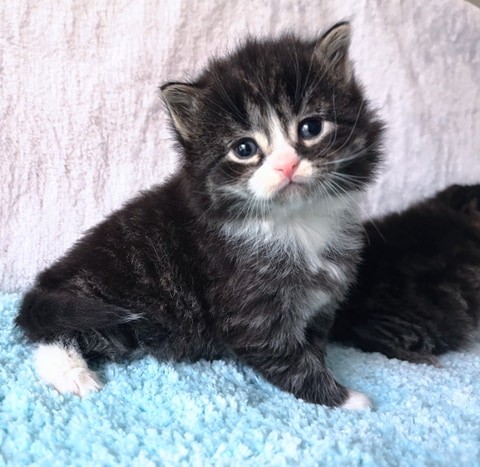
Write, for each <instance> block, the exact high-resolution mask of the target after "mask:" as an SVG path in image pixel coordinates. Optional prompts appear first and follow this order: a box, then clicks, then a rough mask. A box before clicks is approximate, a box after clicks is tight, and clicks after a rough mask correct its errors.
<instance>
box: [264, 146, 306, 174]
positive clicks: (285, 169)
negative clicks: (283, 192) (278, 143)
mask: <svg viewBox="0 0 480 467" xmlns="http://www.w3.org/2000/svg"><path fill="white" fill-rule="evenodd" d="M271 159H272V161H271V162H272V164H273V168H274V169H275V170H278V171H279V172H282V173H283V174H284V175H285V177H287V178H289V179H291V178H292V177H293V174H294V173H295V170H296V169H297V167H298V164H299V162H300V158H299V157H298V156H297V153H296V152H295V150H294V149H293V148H288V149H286V150H281V151H277V152H274V153H272V155H271Z"/></svg>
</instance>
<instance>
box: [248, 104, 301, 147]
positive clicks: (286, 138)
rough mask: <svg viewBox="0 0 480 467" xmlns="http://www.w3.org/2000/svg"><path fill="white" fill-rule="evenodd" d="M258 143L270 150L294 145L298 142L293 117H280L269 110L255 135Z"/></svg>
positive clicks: (272, 110)
mask: <svg viewBox="0 0 480 467" xmlns="http://www.w3.org/2000/svg"><path fill="white" fill-rule="evenodd" d="M253 136H254V138H255V140H256V141H257V143H258V144H259V145H260V146H261V147H263V148H266V149H268V150H270V151H271V150H273V149H275V148H280V147H283V146H285V145H286V144H288V145H294V144H295V143H296V141H297V133H296V122H295V119H294V117H293V116H292V115H288V114H287V115H279V114H278V113H277V112H276V111H275V110H274V109H273V108H271V107H270V108H269V109H268V112H267V113H266V114H265V116H264V120H263V121H262V122H261V124H260V125H259V126H258V127H257V128H255V131H254V134H253Z"/></svg>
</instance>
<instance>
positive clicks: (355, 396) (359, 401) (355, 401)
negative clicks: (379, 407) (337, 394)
mask: <svg viewBox="0 0 480 467" xmlns="http://www.w3.org/2000/svg"><path fill="white" fill-rule="evenodd" d="M369 407H372V402H371V401H370V399H369V398H368V397H367V396H366V395H365V394H362V393H361V392H357V391H352V390H351V389H350V390H349V391H348V398H347V400H346V401H345V402H344V403H343V404H342V405H341V406H340V408H341V409H347V410H357V409H366V408H369Z"/></svg>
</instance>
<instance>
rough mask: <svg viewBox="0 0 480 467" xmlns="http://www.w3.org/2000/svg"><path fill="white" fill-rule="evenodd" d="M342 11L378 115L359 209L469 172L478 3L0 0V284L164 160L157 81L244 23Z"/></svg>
mask: <svg viewBox="0 0 480 467" xmlns="http://www.w3.org/2000/svg"><path fill="white" fill-rule="evenodd" d="M342 19H349V20H351V21H352V23H353V26H354V39H353V45H352V56H353V58H354V60H355V62H356V70H357V74H358V76H359V77H360V79H361V80H362V81H363V83H364V84H365V86H366V87H367V89H368V94H369V95H370V97H371V99H372V101H373V102H374V103H375V105H376V106H377V107H378V108H379V109H380V111H381V113H382V115H383V116H384V118H385V119H386V120H387V121H388V123H389V133H388V139H387V142H386V149H387V155H388V158H387V162H386V164H385V167H384V170H383V173H382V176H381V177H380V179H379V180H378V183H377V184H376V185H375V186H374V187H372V189H371V190H370V192H369V196H368V203H367V205H366V213H367V214H370V215H372V214H376V215H377V214H381V213H385V212H388V211H391V210H395V209H399V208H402V207H404V206H406V205H407V204H408V203H410V202H411V201H413V200H416V199H419V198H421V197H423V196H426V195H428V194H431V193H433V192H434V191H436V190H437V189H440V188H443V187H444V186H446V185H448V184H450V183H455V182H457V183H474V182H480V9H478V8H476V7H475V6H473V5H472V4H470V3H467V2H465V1H464V0H422V1H419V0H392V1H388V2H387V1H380V0H342V1H337V0H295V1H293V0H242V1H240V0H224V1H208V0H204V1H200V0H163V1H162V0H157V1H154V0H145V1H141V0H136V1H129V0H104V1H96V2H94V1H91V0H76V1H72V2H69V1H62V0H45V1H41V0H40V1H33V0H32V1H26V0H24V1H3V2H0V175H1V180H0V257H1V261H0V290H3V291H12V290H21V289H24V288H25V287H26V286H27V285H28V284H29V283H31V281H32V280H33V277H34V274H35V273H36V271H38V269H39V268H41V267H43V266H45V265H47V264H48V263H49V262H50V261H51V260H53V259H54V258H56V257H57V256H58V255H60V254H61V253H62V252H63V251H64V250H65V249H66V248H67V247H68V246H70V245H71V244H72V242H73V241H74V240H75V239H76V238H78V237H79V236H80V235H81V233H82V232H83V231H84V230H85V229H86V228H88V227H89V226H91V225H93V224H94V223H96V222H97V221H99V220H100V219H102V218H103V217H104V216H105V215H107V214H108V213H109V212H111V211H112V210H113V209H115V208H118V207H119V206H120V205H121V204H122V202H123V201H125V200H126V199H127V198H128V197H130V196H131V195H132V194H134V193H135V192H137V191H138V190H139V189H142V188H146V187H148V186H150V185H151V184H153V183H156V182H159V181H161V180H162V178H163V177H164V176H165V175H166V174H168V173H169V172H171V171H172V170H174V167H175V162H174V154H173V151H172V149H171V140H170V136H169V133H168V131H167V126H166V122H165V111H164V109H163V106H162V104H161V102H160V99H159V98H158V95H157V90H156V87H157V85H158V84H160V83H162V82H163V81H165V80H171V79H182V78H185V77H188V76H191V75H193V74H194V72H195V71H196V70H198V69H199V68H200V67H201V66H202V65H203V64H204V63H205V62H206V61H207V59H208V57H209V56H211V55H213V54H215V53H219V52H221V51H223V50H225V49H227V48H229V47H233V46H235V44H236V43H237V41H238V40H239V39H241V38H242V37H244V36H245V35H246V34H247V33H252V34H257V35H269V34H273V35H275V34H279V33H281V32H282V31H286V30H289V31H293V32H296V33H299V34H305V35H309V34H315V33H317V32H319V31H321V30H322V29H324V28H326V27H328V26H330V25H331V24H332V23H333V22H336V21H339V20H342Z"/></svg>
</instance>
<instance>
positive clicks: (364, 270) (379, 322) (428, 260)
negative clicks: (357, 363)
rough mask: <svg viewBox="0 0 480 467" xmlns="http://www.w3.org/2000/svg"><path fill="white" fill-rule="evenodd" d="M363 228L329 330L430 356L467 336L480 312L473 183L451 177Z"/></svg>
mask: <svg viewBox="0 0 480 467" xmlns="http://www.w3.org/2000/svg"><path fill="white" fill-rule="evenodd" d="M366 230H367V234H368V239H369V241H368V244H367V245H366V247H365V250H364V253H363V256H364V258H363V262H362V264H361V266H360V270H359V276H358V282H357V284H356V286H355V287H354V288H353V290H352V292H351V293H350V295H349V298H348V301H347V302H346V303H345V304H344V305H343V306H342V307H341V309H340V311H339V312H337V316H336V320H335V325H334V327H333V329H332V337H333V338H334V339H336V340H343V341H350V342H352V343H353V344H354V345H356V346H358V347H360V348H361V349H363V350H366V351H377V352H382V353H384V354H385V355H387V356H388V357H392V358H393V357H395V358H399V359H402V360H408V361H410V362H416V363H431V364H437V360H436V358H435V355H439V354H442V353H444V352H446V351H448V350H456V349H459V348H460V347H461V346H463V345H465V344H466V343H468V342H469V341H470V340H471V338H472V337H473V336H474V335H475V333H476V330H477V328H478V324H479V319H480V185H473V186H458V185H454V186H452V187H450V188H448V189H446V190H444V191H442V192H441V193H439V194H437V195H436V196H434V197H432V198H430V199H427V200H426V201H423V202H421V203H418V204H416V205H414V206H413V207H411V208H410V209H407V210H406V211H404V212H401V213H399V214H391V215H389V216H387V217H385V218H384V219H382V220H379V221H376V222H375V225H373V224H368V223H367V224H366Z"/></svg>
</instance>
